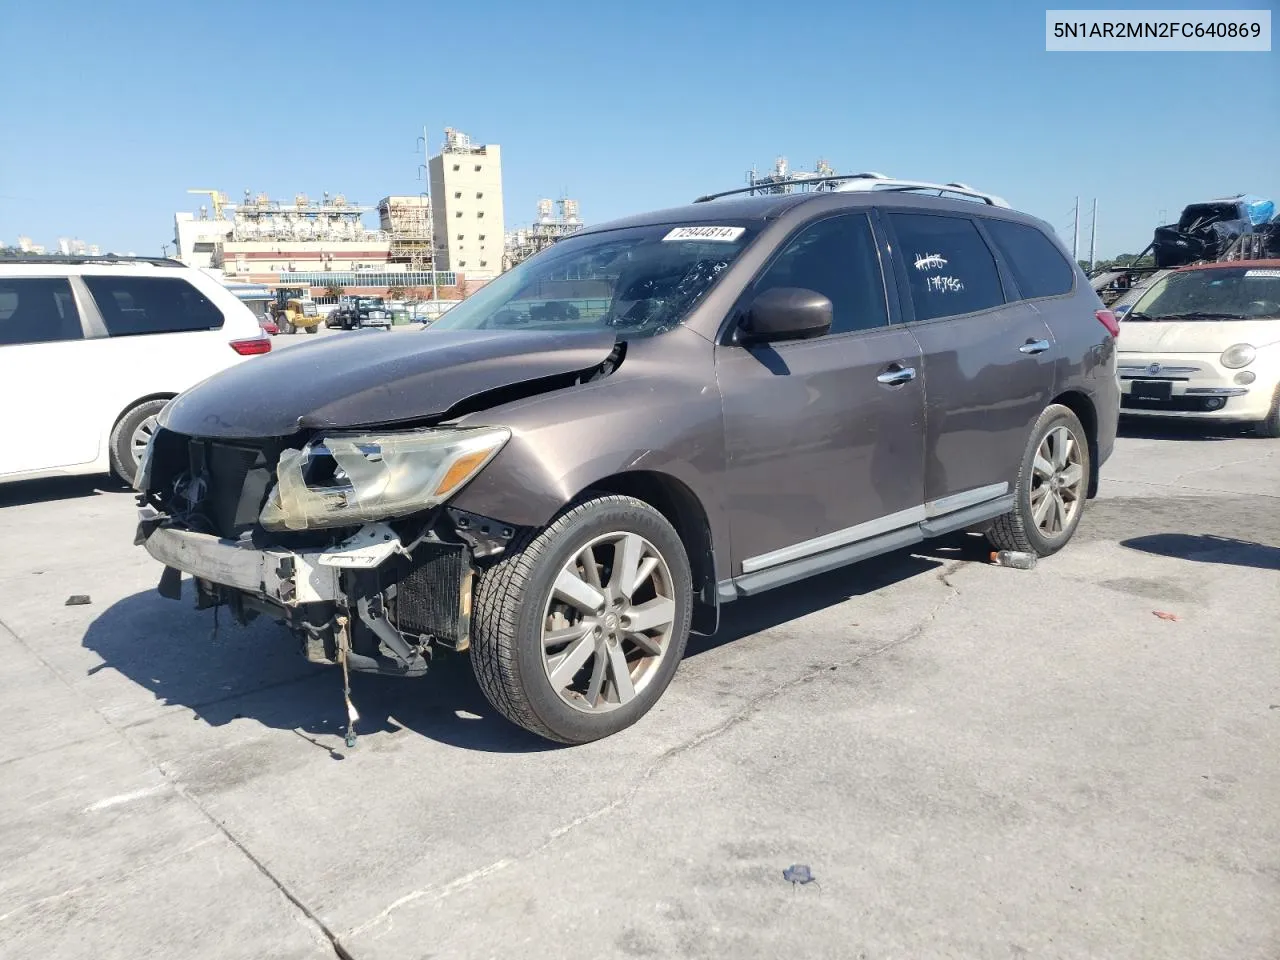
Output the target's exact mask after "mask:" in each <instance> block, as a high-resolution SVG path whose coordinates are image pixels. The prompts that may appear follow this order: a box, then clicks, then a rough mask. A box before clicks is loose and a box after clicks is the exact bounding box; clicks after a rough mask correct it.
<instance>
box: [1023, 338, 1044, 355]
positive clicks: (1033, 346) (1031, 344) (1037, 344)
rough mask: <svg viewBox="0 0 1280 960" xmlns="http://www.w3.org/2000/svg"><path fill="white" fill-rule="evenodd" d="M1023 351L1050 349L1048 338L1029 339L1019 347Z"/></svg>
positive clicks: (1036, 351) (1037, 351)
mask: <svg viewBox="0 0 1280 960" xmlns="http://www.w3.org/2000/svg"><path fill="white" fill-rule="evenodd" d="M1018 349H1019V350H1020V351H1022V352H1023V353H1033V354H1034V353H1044V352H1045V351H1046V350H1048V349H1049V341H1048V340H1028V341H1027V342H1026V343H1024V344H1023V345H1022V346H1020V347H1019V348H1018Z"/></svg>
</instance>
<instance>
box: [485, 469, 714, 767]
mask: <svg viewBox="0 0 1280 960" xmlns="http://www.w3.org/2000/svg"><path fill="white" fill-rule="evenodd" d="M691 616H692V586H691V579H690V572H689V560H688V557H687V556H686V555H685V550H684V545H683V544H682V543H681V541H680V537H679V535H678V534H677V533H676V531H675V530H674V529H673V528H672V526H671V524H670V523H668V522H667V520H666V518H665V517H663V516H662V514H660V513H659V512H658V511H656V510H654V509H653V508H652V507H651V506H649V505H648V504H647V503H644V502H643V501H640V500H636V499H634V498H632V497H622V496H608V495H604V496H598V497H593V498H591V499H588V500H584V501H581V502H579V503H577V504H575V505H574V506H572V507H570V508H569V509H567V510H566V511H565V512H564V513H562V514H561V515H560V516H559V517H557V518H556V519H555V520H554V521H553V522H552V523H551V524H550V526H548V527H546V528H545V529H543V530H540V531H533V532H530V533H527V534H524V535H523V536H521V537H518V538H517V539H516V540H515V541H513V542H512V544H511V546H510V547H509V548H508V550H507V552H506V553H505V554H504V555H503V557H502V559H501V560H499V561H498V562H497V563H496V564H494V565H493V566H492V567H490V568H489V569H488V570H486V571H485V572H484V573H483V574H482V575H481V577H480V581H479V584H478V587H477V590H476V599H475V608H474V617H473V620H472V647H471V659H472V667H473V669H474V671H475V675H476V679H477V681H478V682H479V684H480V688H481V689H482V690H483V691H484V694H485V696H486V697H487V698H488V699H489V702H490V703H492V704H493V706H494V707H495V708H497V709H498V711H500V712H501V713H502V714H503V716H505V717H506V718H507V719H508V720H511V721H512V722H514V723H517V724H519V725H520V726H522V727H524V728H525V729H527V730H530V731H532V732H533V733H536V734H538V735H539V736H542V737H545V738H547V739H549V740H555V741H558V742H560V743H586V742H588V741H591V740H598V739H600V738H601V737H607V736H609V735H610V734H613V733H617V732H618V731H619V730H623V729H625V728H626V727H629V726H630V725H631V724H633V723H635V722H636V721H637V720H639V719H640V718H641V717H642V716H644V715H645V713H647V712H648V711H649V709H650V708H651V707H652V706H653V705H654V703H656V702H657V700H658V698H659V697H660V696H662V693H663V691H664V690H666V688H667V685H668V684H669V683H670V682H671V678H672V676H673V675H674V674H675V671H676V667H677V665H678V664H679V662H680V658H681V657H682V656H683V655H684V648H685V643H686V642H687V640H688V638H689V624H690V618H691Z"/></svg>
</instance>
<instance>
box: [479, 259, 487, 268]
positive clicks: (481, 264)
mask: <svg viewBox="0 0 1280 960" xmlns="http://www.w3.org/2000/svg"><path fill="white" fill-rule="evenodd" d="M488 265H489V261H488V260H481V261H480V266H482V267H487V266H488Z"/></svg>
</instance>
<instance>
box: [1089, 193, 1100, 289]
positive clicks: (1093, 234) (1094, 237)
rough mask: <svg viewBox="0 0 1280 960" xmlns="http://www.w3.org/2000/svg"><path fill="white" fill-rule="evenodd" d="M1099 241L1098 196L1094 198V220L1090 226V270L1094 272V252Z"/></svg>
mask: <svg viewBox="0 0 1280 960" xmlns="http://www.w3.org/2000/svg"><path fill="white" fill-rule="evenodd" d="M1097 241H1098V198H1097V197H1094V198H1093V221H1092V225H1091V226H1090V227H1089V272H1090V273H1093V254H1094V251H1095V250H1096V249H1097V246H1096V244H1097Z"/></svg>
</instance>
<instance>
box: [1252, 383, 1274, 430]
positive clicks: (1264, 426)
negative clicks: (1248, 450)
mask: <svg viewBox="0 0 1280 960" xmlns="http://www.w3.org/2000/svg"><path fill="white" fill-rule="evenodd" d="M1253 432H1254V433H1255V434H1256V435H1257V436H1259V437H1263V438H1265V439H1267V440H1275V439H1277V438H1280V386H1277V387H1276V392H1275V396H1274V397H1273V398H1272V400H1271V410H1270V411H1269V412H1268V413H1267V418H1266V419H1265V420H1259V421H1258V422H1257V423H1255V424H1254V425H1253Z"/></svg>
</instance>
